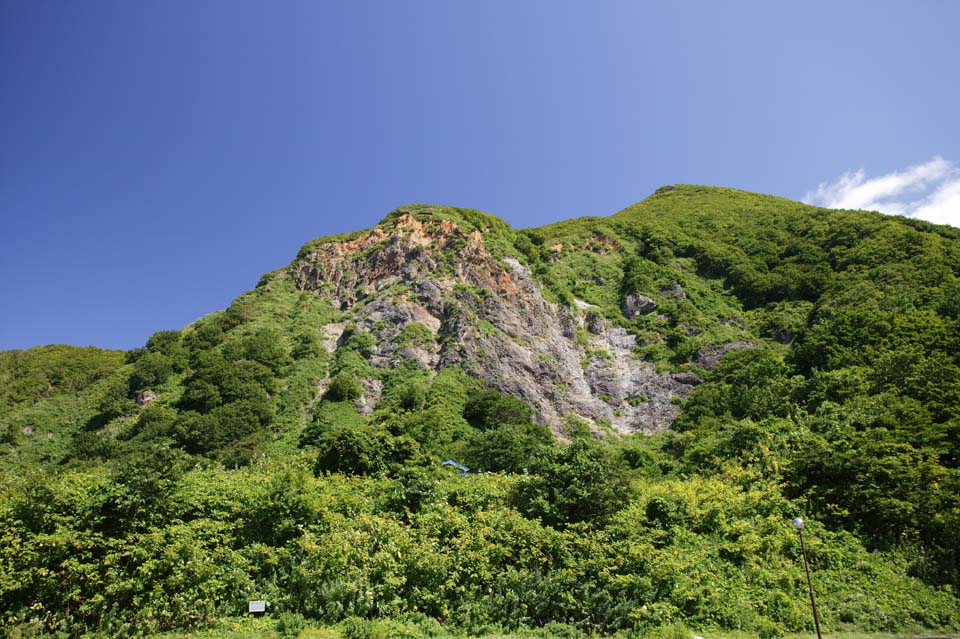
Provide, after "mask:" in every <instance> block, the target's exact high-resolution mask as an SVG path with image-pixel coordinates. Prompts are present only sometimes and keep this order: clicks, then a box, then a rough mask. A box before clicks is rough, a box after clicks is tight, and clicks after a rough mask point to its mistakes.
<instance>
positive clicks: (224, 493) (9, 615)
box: [0, 186, 960, 637]
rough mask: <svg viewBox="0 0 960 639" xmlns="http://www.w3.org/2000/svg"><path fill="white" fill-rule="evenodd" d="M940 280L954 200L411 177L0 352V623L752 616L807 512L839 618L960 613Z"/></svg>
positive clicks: (791, 567)
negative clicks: (224, 294)
mask: <svg viewBox="0 0 960 639" xmlns="http://www.w3.org/2000/svg"><path fill="white" fill-rule="evenodd" d="M958 277H960V231H958V230H957V229H952V228H950V227H940V226H934V225H930V224H927V223H924V222H919V221H915V220H907V219H903V218H890V217H884V216H881V215H879V214H875V213H867V212H860V211H826V210H819V209H815V208H812V207H808V206H804V205H801V204H798V203H794V202H790V201H787V200H782V199H779V198H773V197H769V196H760V195H754V194H749V193H743V192H739V191H733V190H729V189H715V188H704V187H692V186H677V187H675V188H672V189H669V190H661V191H658V193H657V194H655V195H654V196H652V197H650V198H648V199H647V200H644V201H643V202H641V203H639V204H637V205H635V206H633V207H631V208H629V209H626V210H625V211H622V212H620V213H618V214H616V215H614V216H611V217H608V218H585V219H580V220H572V221H568V222H562V223H559V224H554V225H550V226H547V227H543V228H540V229H530V230H524V231H515V230H513V229H511V228H510V227H509V226H508V225H507V224H505V223H504V222H502V221H501V220H498V219H496V218H494V217H492V216H488V215H485V214H482V213H479V212H476V211H468V210H462V209H453V208H446V207H433V206H411V207H404V208H403V209H400V210H398V211H396V212H394V213H392V214H391V215H389V216H388V217H387V218H386V219H385V220H384V221H383V222H382V223H381V224H380V225H378V226H377V228H375V229H373V230H372V231H364V232H358V233H354V234H350V235H348V236H340V237H334V238H321V239H319V240H315V241H313V242H311V243H309V244H307V245H306V246H305V247H304V248H303V249H302V250H301V251H300V254H299V255H298V257H297V259H296V260H294V262H293V263H292V264H291V265H290V266H288V267H286V268H283V269H280V270H278V271H275V272H273V273H270V274H267V275H265V276H264V277H263V278H262V280H261V281H260V283H259V284H258V286H257V287H256V288H255V289H254V290H253V291H250V292H249V293H245V294H244V295H241V296H240V297H239V298H238V299H237V300H236V301H235V302H234V303H233V304H232V305H231V306H230V307H229V308H228V309H226V310H224V311H221V312H218V313H214V314H213V315H210V316H208V317H205V318H203V319H201V320H199V321H198V322H196V323H194V324H192V325H190V326H187V327H184V328H183V329H182V330H179V331H171V330H166V331H160V332H158V333H156V334H155V335H154V336H153V337H151V338H150V340H148V342H147V344H146V345H145V346H144V347H143V348H139V349H134V350H132V351H129V352H127V353H119V352H114V351H102V350H99V349H79V348H74V347H66V346H48V347H40V348H37V349H31V350H28V351H22V352H20V351H17V352H7V353H0V492H2V497H0V556H2V557H3V563H2V564H0V602H2V603H0V605H2V610H0V619H2V623H3V624H4V625H5V626H6V627H7V628H8V629H10V632H11V633H20V635H21V636H24V635H29V633H34V634H35V635H43V634H44V633H47V634H58V633H59V634H65V635H73V636H79V635H82V634H83V633H85V632H101V633H105V634H108V635H128V634H145V633H151V632H161V631H169V630H177V629H191V628H201V627H216V626H217V624H220V623H223V622H224V621H223V620H225V619H228V618H231V617H235V616H237V615H240V614H242V613H243V612H244V610H245V606H246V602H247V601H248V600H250V599H263V600H266V601H267V602H269V604H270V607H269V613H268V614H269V615H271V616H272V617H274V618H275V619H276V622H277V624H278V625H277V626H276V627H277V628H280V629H281V630H282V633H281V634H283V633H287V634H289V635H290V636H293V635H295V634H296V633H297V632H299V630H300V629H301V628H303V627H304V625H305V624H325V625H335V624H338V628H339V630H340V633H341V634H342V635H343V636H373V634H375V633H385V634H383V636H391V634H392V635H394V636H416V635H417V634H419V635H433V636H436V635H438V634H441V633H450V634H456V633H463V632H471V633H488V632H493V631H495V630H497V629H503V630H507V631H517V630H518V629H520V630H522V629H524V628H528V629H538V628H551V629H552V631H551V632H554V633H555V634H557V635H558V636H560V635H564V634H567V635H568V636H578V635H579V634H580V633H603V634H614V633H623V634H635V635H651V633H653V634H656V633H661V634H662V633H663V632H664V630H663V629H665V628H674V627H677V624H686V625H687V626H690V627H697V628H711V627H712V628H722V629H728V630H745V631H750V632H752V633H755V634H759V636H761V637H774V636H777V635H780V634H782V633H785V632H796V631H803V630H808V629H809V628H810V626H811V621H810V618H809V615H808V610H807V608H806V605H807V604H806V599H805V596H806V593H805V587H806V586H805V582H804V576H803V568H802V562H801V558H800V555H799V544H798V543H797V539H796V535H795V533H794V532H793V531H792V528H790V526H789V520H790V519H792V518H793V517H794V516H796V515H798V514H801V515H802V516H803V517H804V518H805V519H806V520H807V521H808V529H807V534H806V539H807V541H808V550H809V553H810V559H811V562H812V566H813V570H814V579H815V586H816V588H817V593H818V598H819V602H820V607H821V613H822V618H823V622H824V625H825V626H826V627H827V628H829V629H831V630H834V631H837V630H858V631H897V632H910V631H917V630H920V629H937V630H945V629H946V630H948V629H954V630H956V629H957V628H958V627H960V612H958V611H960V598H958V588H960V574H958V566H960V534H958V531H960V471H958V450H960V326H958V324H960V279H958ZM447 459H454V460H456V461H458V462H460V463H463V464H465V465H467V466H469V467H470V468H471V472H470V473H469V474H467V475H466V476H461V475H459V474H458V473H457V472H456V471H455V470H451V469H448V468H443V467H441V466H440V462H441V461H444V460H447ZM448 470H449V471H450V472H446V471H448ZM538 632H539V631H538ZM364 633H366V634H364ZM404 633H412V634H407V635H405V634H404Z"/></svg>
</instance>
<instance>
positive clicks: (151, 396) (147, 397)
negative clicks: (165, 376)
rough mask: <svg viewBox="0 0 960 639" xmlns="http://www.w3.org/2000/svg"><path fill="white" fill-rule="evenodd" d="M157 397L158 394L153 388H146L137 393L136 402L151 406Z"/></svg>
mask: <svg viewBox="0 0 960 639" xmlns="http://www.w3.org/2000/svg"><path fill="white" fill-rule="evenodd" d="M156 398H157V394H156V393H154V392H153V391H152V390H145V391H143V392H142V393H138V394H137V397H136V402H137V405H138V406H149V405H150V404H151V402H153V400H155V399H156Z"/></svg>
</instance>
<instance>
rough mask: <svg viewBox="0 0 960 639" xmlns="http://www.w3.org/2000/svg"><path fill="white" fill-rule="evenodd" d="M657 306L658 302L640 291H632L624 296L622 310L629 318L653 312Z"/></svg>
mask: <svg viewBox="0 0 960 639" xmlns="http://www.w3.org/2000/svg"><path fill="white" fill-rule="evenodd" d="M656 308H657V303H656V302H654V301H653V300H652V299H650V298H649V297H647V296H646V295H642V294H640V293H630V294H628V295H627V296H626V297H624V298H623V303H622V304H621V305H620V310H621V311H622V312H623V316H624V317H626V318H627V319H631V320H632V319H637V318H638V317H640V316H641V315H646V314H647V313H652V312H653V311H655V310H656Z"/></svg>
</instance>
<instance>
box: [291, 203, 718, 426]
mask: <svg viewBox="0 0 960 639" xmlns="http://www.w3.org/2000/svg"><path fill="white" fill-rule="evenodd" d="M291 268H292V273H291V275H292V276H293V278H294V281H295V282H296V284H297V286H298V287H299V288H300V289H302V290H306V291H314V292H316V293H317V294H319V295H323V296H325V297H327V298H328V299H329V300H330V301H331V302H332V303H333V304H334V305H335V306H338V307H339V308H341V309H343V310H347V311H349V312H350V315H351V317H352V319H353V321H354V322H355V323H356V330H358V331H367V332H369V333H371V334H372V335H373V336H374V337H375V340H376V342H375V343H376V345H375V350H374V352H372V353H370V357H369V360H370V362H371V364H373V365H374V366H378V367H390V366H394V365H395V364H396V363H397V362H399V361H401V360H404V359H408V360H415V361H416V362H417V364H418V365H419V366H420V367H422V368H424V369H426V370H430V371H437V370H439V369H441V368H443V367H446V366H459V367H461V368H463V369H464V370H465V371H467V372H468V373H469V374H472V375H476V376H477V377H479V378H481V379H483V380H484V382H485V383H486V385H487V386H489V387H492V388H495V389H497V390H499V391H501V392H503V393H507V394H509V395H512V396H514V397H517V398H520V399H522V400H524V401H526V402H528V403H529V404H530V405H531V406H533V407H534V409H535V413H536V416H537V419H538V420H539V421H540V422H542V423H544V424H546V425H548V426H550V427H551V428H552V429H553V430H554V432H555V433H558V434H561V433H562V432H563V431H564V430H565V425H566V423H567V422H568V419H569V418H570V417H579V418H580V419H584V420H586V421H587V422H589V423H590V424H592V425H593V427H594V429H595V430H596V431H597V432H601V431H602V430H604V428H605V427H607V426H608V425H609V427H612V428H613V429H615V430H616V431H619V432H623V433H630V432H647V433H652V432H656V431H659V430H663V429H664V428H667V427H668V426H669V425H670V424H671V423H672V421H673V420H674V419H675V418H676V416H677V413H678V411H679V407H678V406H677V400H676V399H675V398H680V399H682V398H685V397H686V396H687V395H689V394H690V392H691V391H692V390H693V385H694V384H693V382H692V380H691V379H690V378H688V377H683V376H682V375H681V376H678V375H674V376H670V375H662V374H659V373H657V371H656V368H655V366H654V365H653V364H650V363H648V362H644V361H642V360H639V359H637V358H636V357H635V356H634V352H633V350H634V347H635V346H636V337H635V336H634V335H631V334H629V333H627V332H626V331H625V330H624V329H623V328H620V327H614V326H612V325H611V324H610V323H609V322H607V321H606V320H605V319H603V318H602V317H601V316H600V315H599V314H597V313H596V312H594V311H593V310H586V312H584V311H585V309H571V308H568V307H565V306H561V305H557V304H552V303H550V302H547V301H546V300H545V299H544V297H543V295H542V294H541V291H540V287H539V284H538V283H537V282H536V280H535V279H534V278H533V276H532V274H531V273H530V270H529V269H528V268H527V267H526V266H525V265H524V264H523V263H521V262H520V261H519V260H517V259H515V258H511V257H506V258H504V259H502V260H500V261H498V260H496V259H495V258H494V257H493V256H492V255H491V254H490V253H489V252H488V251H487V249H486V247H485V246H484V243H483V238H482V236H481V234H480V233H479V232H477V231H474V232H472V233H465V232H464V231H462V230H461V229H460V228H459V227H458V226H457V225H456V224H455V223H453V222H450V221H429V220H428V221H426V222H424V221H421V220H418V219H417V218H415V217H414V216H413V215H410V214H402V215H400V216H398V217H396V218H394V219H393V220H392V223H391V225H390V226H387V227H380V228H377V229H375V230H374V231H372V232H370V233H369V234H367V235H365V236H362V237H360V238H357V239H355V240H352V241H347V242H330V243H326V244H323V245H321V246H320V247H319V248H317V250H315V251H314V252H312V253H310V254H309V255H307V256H305V257H304V258H303V259H302V260H300V261H298V262H297V263H295V264H294V265H293V267H291ZM628 299H629V300H630V302H629V311H628V310H627V309H625V310H624V312H625V314H627V313H628V312H629V313H631V314H633V315H634V316H636V315H638V314H643V313H649V312H651V311H652V310H653V309H654V308H655V307H656V304H655V303H654V302H653V300H651V299H650V298H647V297H644V296H642V295H639V294H634V295H632V296H628ZM626 305H627V303H626V302H625V306H626ZM581 327H583V328H586V329H587V331H588V332H586V334H587V335H588V338H587V344H583V343H582V342H583V338H582V337H581V339H580V342H579V343H578V340H577V335H578V332H581V333H582V332H584V331H580V330H579V329H580V328H581ZM343 330H344V327H343V325H328V326H327V327H326V331H327V338H328V340H327V342H328V347H329V346H331V343H333V342H336V340H337V339H338V337H339V335H340V334H341V333H342V332H343ZM411 335H413V336H414V337H413V338H411ZM697 381H699V380H697ZM380 392H381V389H380V387H379V386H378V385H377V384H374V383H371V382H369V381H368V382H366V383H365V384H364V389H363V396H362V397H361V398H360V399H359V400H357V404H358V408H359V409H360V410H361V411H362V412H368V411H370V410H372V409H373V406H374V405H375V404H376V401H378V400H379V398H380Z"/></svg>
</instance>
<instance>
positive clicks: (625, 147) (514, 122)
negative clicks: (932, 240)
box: [0, 0, 960, 349]
mask: <svg viewBox="0 0 960 639" xmlns="http://www.w3.org/2000/svg"><path fill="white" fill-rule="evenodd" d="M958 24H960V3H956V2H951V1H949V0H943V1H940V2H935V1H916V2H906V1H903V2H883V1H871V2H829V3H827V2H822V3H821V2H803V3H789V4H788V3H773V2H683V3H680V2H677V3H665V2H664V3H649V4H648V3H642V2H613V1H611V2H586V1H584V2H563V1H558V0H551V1H535V0H524V1H522V2H516V1H510V2H498V1H491V0H485V1H484V2H475V3H467V2H448V1H437V2H422V1H416V0H411V1H405V2H400V1H386V0H384V1H382V2H366V1H351V2H342V3H337V2H319V1H313V0H310V1H303V2H297V1H294V0H287V1H284V2H267V1H263V2H251V1H246V0H204V1H202V2H194V1H192V0H191V1H187V0H170V1H167V2H126V1H117V2H108V1H105V0H90V1H88V2H60V1H47V0H0V127H2V129H0V131H2V136H0V237H2V238H3V240H4V241H3V251H2V252H0V299H2V300H3V303H2V306H0V307H2V309H3V311H2V313H0V349H10V348H26V347H30V346H35V345H39V344H46V343H70V344H78V345H97V346H102V347H110V348H132V347H135V346H139V345H142V344H143V343H144V342H145V340H146V339H147V337H148V336H149V335H150V334H152V333H153V332H154V331H157V330H162V329H171V328H180V327H182V326H184V325H186V324H188V323H190V322H191V321H193V320H195V319H196V318H198V317H200V316H203V315H205V314H207V313H210V312H213V311H215V310H217V309H220V308H223V307H225V306H226V305H227V304H229V302H230V301H231V300H232V299H233V298H234V297H236V296H237V295H239V294H240V293H242V292H243V291H245V290H248V289H250V288H252V287H253V286H254V285H255V284H256V282H257V280H258V279H259V277H260V275H261V274H263V273H264V272H267V271H269V270H273V269H275V268H278V267H281V266H284V265H286V264H287V263H289V261H290V260H291V259H292V258H293V257H294V255H295V254H296V251H297V249H298V248H299V246H300V245H301V244H303V243H305V242H306V241H308V240H309V239H312V238H314V237H317V236H321V235H327V234H331V233H338V232H344V231H349V230H355V229H359V228H366V227H370V226H372V225H373V224H375V223H376V222H377V221H379V220H380V219H381V218H382V217H383V216H384V215H385V214H386V213H388V212H389V211H390V210H392V209H393V208H395V207H396V206H398V205H401V204H404V203H412V202H430V203H442V204H451V205H457V206H463V207H471V208H477V209H481V210H484V211H487V212H489V213H493V214H495V215H498V216H500V217H502V218H504V219H506V220H507V221H508V222H510V223H511V224H513V225H514V226H515V227H526V226H537V225H541V224H545V223H548V222H552V221H556V220H560V219H566V218H570V217H577V216H581V215H607V214H611V213H614V212H616V211H617V210H619V209H621V208H623V207H625V206H627V205H629V204H631V203H633V202H635V201H638V200H641V199H643V198H644V197H646V196H647V195H649V194H650V193H651V192H652V191H653V190H654V189H655V188H657V187H658V186H660V185H663V184H669V183H675V182H682V183H698V184H711V185H721V186H731V187H736V188H742V189H747V190H751V191H759V192H764V193H774V194H777V195H782V196H785V197H790V198H794V199H807V200H808V201H812V202H817V203H821V204H825V205H831V206H833V205H836V206H841V205H842V206H850V205H855V206H866V207H867V208H877V209H880V210H889V211H890V212H899V213H905V214H911V215H913V214H917V215H921V216H927V217H930V216H933V217H934V218H935V219H937V220H938V221H942V222H950V223H953V224H955V225H960V218H957V217H953V218H951V217H949V215H951V211H955V208H954V205H955V204H956V205H957V207H958V208H960V186H958V185H960V177H958V164H957V163H958V161H960V138H958V133H960V127H958V124H957V112H958V104H960V82H957V68H958V62H960V45H958V44H957V38H956V26H957V25H958ZM953 214H954V215H955V212H954V213H953ZM938 216H939V217H938Z"/></svg>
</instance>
